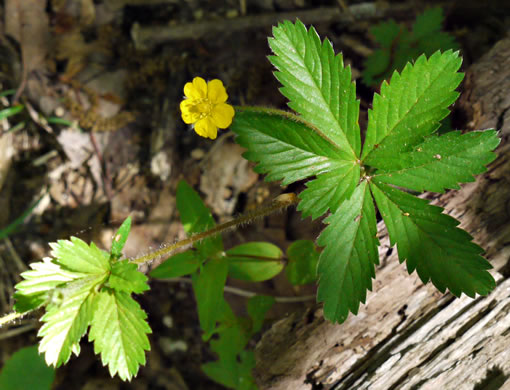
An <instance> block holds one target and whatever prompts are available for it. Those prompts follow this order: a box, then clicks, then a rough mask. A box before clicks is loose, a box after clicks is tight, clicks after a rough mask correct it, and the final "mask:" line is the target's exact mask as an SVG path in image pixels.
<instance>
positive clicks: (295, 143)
mask: <svg viewBox="0 0 510 390" xmlns="http://www.w3.org/2000/svg"><path fill="white" fill-rule="evenodd" d="M291 118H295V120H292V119H291ZM230 128H231V129H232V131H233V132H234V133H235V134H237V138H236V142H237V143H238V144H239V145H241V146H243V147H245V148H246V149H248V151H247V152H245V153H244V157H245V158H246V159H248V160H250V161H254V162H257V163H258V165H257V166H256V168H255V170H256V171H257V172H259V173H267V174H268V175H267V176H266V180H268V181H274V180H282V184H284V185H287V184H290V183H293V182H295V181H298V180H301V179H305V178H307V177H310V176H314V175H318V174H320V173H323V172H327V171H330V170H332V169H334V168H335V167H337V166H344V165H345V164H347V163H346V162H345V161H341V160H340V158H341V156H340V150H339V149H338V148H337V147H336V146H335V145H334V144H332V143H331V142H330V141H328V140H327V138H326V137H324V136H323V135H322V134H321V133H320V132H319V131H318V130H317V129H314V128H311V127H310V126H307V125H306V124H305V123H303V122H302V121H301V120H300V119H299V117H295V116H293V115H291V114H287V113H284V112H283V111H282V112H281V113H280V112H278V111H277V110H274V111H270V112H265V111H243V110H238V111H237V112H236V116H235V119H234V122H233V124H232V126H231V127H230ZM351 165H352V164H351Z"/></svg>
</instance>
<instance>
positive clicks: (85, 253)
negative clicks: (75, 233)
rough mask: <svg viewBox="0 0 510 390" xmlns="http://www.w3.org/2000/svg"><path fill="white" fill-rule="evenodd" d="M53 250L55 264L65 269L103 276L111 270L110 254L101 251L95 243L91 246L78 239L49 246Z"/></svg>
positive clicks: (53, 243)
mask: <svg viewBox="0 0 510 390" xmlns="http://www.w3.org/2000/svg"><path fill="white" fill-rule="evenodd" d="M49 245H50V247H51V248H52V249H53V250H52V252H51V255H52V256H53V257H54V258H55V260H54V262H55V263H56V264H58V265H60V266H61V267H63V268H64V269H67V270H69V271H74V272H82V273H85V274H101V273H104V272H107V271H109V270H110V257H109V254H108V253H106V252H104V251H102V250H100V249H99V248H98V247H97V246H96V245H95V244H94V243H93V242H92V243H90V246H89V245H87V243H86V242H85V241H82V240H80V239H79V238H76V237H71V241H69V240H59V241H57V242H56V243H55V242H52V243H50V244H49Z"/></svg>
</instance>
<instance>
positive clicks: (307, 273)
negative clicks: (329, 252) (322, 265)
mask: <svg viewBox="0 0 510 390" xmlns="http://www.w3.org/2000/svg"><path fill="white" fill-rule="evenodd" d="M287 258H288V259H289V263H288V264H287V267H286V268H285V273H286V274H287V279H289V282H290V283H292V284H293V285H295V286H297V285H301V284H308V283H313V282H315V280H316V273H317V263H318V261H319V252H318V251H317V248H316V247H315V244H314V242H313V241H310V240H297V241H294V242H293V243H292V244H290V245H289V247H288V248H287Z"/></svg>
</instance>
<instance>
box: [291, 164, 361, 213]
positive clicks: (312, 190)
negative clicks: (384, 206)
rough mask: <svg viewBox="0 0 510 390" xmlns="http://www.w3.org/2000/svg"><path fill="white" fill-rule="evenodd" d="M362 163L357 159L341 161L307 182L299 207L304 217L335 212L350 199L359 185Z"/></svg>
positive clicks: (300, 196)
mask: <svg viewBox="0 0 510 390" xmlns="http://www.w3.org/2000/svg"><path fill="white" fill-rule="evenodd" d="M359 178H360V165H359V163H357V162H356V161H349V162H347V161H346V162H340V163H339V164H338V165H337V167H336V168H334V169H332V170H331V171H330V172H326V173H322V174H320V175H319V176H318V177H317V178H316V179H314V180H310V181H308V182H306V187H307V188H306V189H305V190H304V191H302V192H301V193H300V194H299V198H300V199H301V201H300V202H299V204H298V207H297V209H298V210H299V211H301V212H302V213H303V217H308V216H311V217H312V219H315V218H318V217H320V216H321V215H323V214H324V213H326V212H327V211H328V209H329V210H331V212H332V213H334V212H335V211H336V210H337V209H338V207H339V206H340V205H341V204H342V202H343V201H344V200H345V199H348V198H349V197H350V196H351V195H352V193H353V192H354V189H355V188H356V186H357V185H358V182H359Z"/></svg>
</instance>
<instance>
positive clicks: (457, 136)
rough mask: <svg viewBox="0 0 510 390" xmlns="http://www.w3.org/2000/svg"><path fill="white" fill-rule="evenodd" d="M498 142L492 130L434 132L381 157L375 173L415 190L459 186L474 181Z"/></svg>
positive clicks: (398, 184)
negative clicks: (407, 148)
mask: <svg viewBox="0 0 510 390" xmlns="http://www.w3.org/2000/svg"><path fill="white" fill-rule="evenodd" d="M499 142H500V139H499V137H498V135H497V133H496V131H494V130H488V131H473V132H470V133H466V134H461V133H460V132H459V131H452V132H449V133H446V134H445V135H442V136H440V137H439V136H435V135H433V136H431V137H428V138H426V139H425V141H424V142H423V143H421V144H420V145H418V146H416V147H415V148H414V149H413V150H411V151H409V152H407V153H402V154H399V155H397V157H396V158H391V159H387V160H386V161H384V163H383V165H382V167H381V169H379V170H378V171H377V176H376V177H377V180H378V181H380V182H385V183H389V184H393V185H396V186H400V187H407V188H409V189H411V190H415V191H434V192H444V190H445V189H447V188H455V189H458V188H460V187H459V185H458V183H462V182H470V181H474V180H475V179H474V177H473V176H474V175H477V174H479V173H482V172H485V171H486V170H487V169H486V168H485V165H487V164H489V163H490V162H492V161H493V160H494V159H495V158H496V154H495V153H493V152H491V150H493V149H494V148H496V146H498V145H499ZM431 177H433V178H434V180H431V179H430V178H431Z"/></svg>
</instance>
